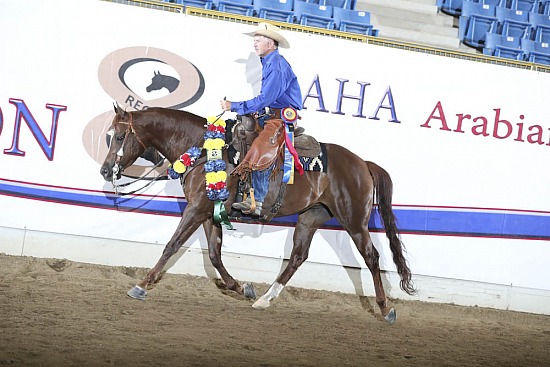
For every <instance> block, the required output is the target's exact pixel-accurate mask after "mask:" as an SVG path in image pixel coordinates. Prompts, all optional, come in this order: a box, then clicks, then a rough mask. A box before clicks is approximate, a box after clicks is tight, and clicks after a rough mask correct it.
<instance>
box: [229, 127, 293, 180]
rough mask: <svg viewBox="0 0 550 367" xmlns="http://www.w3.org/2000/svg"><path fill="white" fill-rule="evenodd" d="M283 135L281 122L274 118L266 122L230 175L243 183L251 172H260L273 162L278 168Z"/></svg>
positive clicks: (281, 158) (281, 155)
mask: <svg viewBox="0 0 550 367" xmlns="http://www.w3.org/2000/svg"><path fill="white" fill-rule="evenodd" d="M284 134H285V131H284V121H283V120H281V119H275V118H272V119H269V120H266V121H265V124H264V128H263V130H261V131H260V133H259V135H258V137H257V138H256V139H254V141H253V142H252V145H251V146H250V148H249V150H248V152H247V153H246V155H245V157H244V159H243V160H242V161H241V163H239V165H238V166H237V167H236V168H235V169H234V170H233V172H231V175H232V176H239V177H240V178H241V180H243V181H244V180H246V179H247V178H248V175H249V174H250V173H251V172H252V171H262V170H264V169H266V168H268V167H270V166H271V165H272V164H273V163H274V162H275V167H280V165H281V164H282V161H283V153H284V151H283V149H284V141H285V136H284ZM275 172H276V171H275Z"/></svg>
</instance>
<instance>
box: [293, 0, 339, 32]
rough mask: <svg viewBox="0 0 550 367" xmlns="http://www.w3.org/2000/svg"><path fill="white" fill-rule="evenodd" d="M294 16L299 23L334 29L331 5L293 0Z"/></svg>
mask: <svg viewBox="0 0 550 367" xmlns="http://www.w3.org/2000/svg"><path fill="white" fill-rule="evenodd" d="M294 16H295V17H296V22H297V23H298V24H300V25H305V26H310V27H319V28H325V29H334V19H333V18H332V6H330V5H319V4H312V3H306V2H304V1H299V0H297V1H295V2H294Z"/></svg>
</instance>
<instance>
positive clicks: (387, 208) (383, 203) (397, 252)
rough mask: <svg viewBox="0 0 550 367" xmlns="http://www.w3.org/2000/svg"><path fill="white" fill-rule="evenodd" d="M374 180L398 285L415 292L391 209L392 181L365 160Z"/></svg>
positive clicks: (378, 167) (387, 174)
mask: <svg viewBox="0 0 550 367" xmlns="http://www.w3.org/2000/svg"><path fill="white" fill-rule="evenodd" d="M365 163H366V164H367V167H368V169H369V171H370V174H371V176H372V179H373V181H374V197H375V200H376V202H377V203H378V214H379V215H380V218H381V219H382V223H383V224H384V228H385V230H386V237H387V238H388V240H389V241H390V249H391V252H392V254H393V262H394V263H395V265H396V267H397V273H398V274H399V276H400V277H401V282H400V283H399V286H400V287H401V289H402V290H403V291H405V292H406V293H407V294H410V295H413V294H415V293H416V290H415V289H414V285H413V282H412V279H411V270H410V269H409V265H408V263H407V260H406V259H405V256H404V255H403V252H404V251H405V245H404V244H403V242H401V238H400V237H399V230H398V229H397V225H396V219H395V215H394V213H393V210H392V195H393V182H392V180H391V177H390V175H389V173H388V172H386V170H385V169H383V168H382V167H380V166H379V165H377V164H376V163H373V162H368V161H365Z"/></svg>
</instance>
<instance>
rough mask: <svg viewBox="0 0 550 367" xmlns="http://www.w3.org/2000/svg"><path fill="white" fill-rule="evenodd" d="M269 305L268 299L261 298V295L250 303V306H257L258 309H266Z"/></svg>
mask: <svg viewBox="0 0 550 367" xmlns="http://www.w3.org/2000/svg"><path fill="white" fill-rule="evenodd" d="M269 306H270V304H269V301H267V300H265V299H263V298H262V297H260V298H259V299H258V300H257V301H256V302H254V304H253V305H252V307H254V308H257V309H259V310H263V309H266V308H268V307H269Z"/></svg>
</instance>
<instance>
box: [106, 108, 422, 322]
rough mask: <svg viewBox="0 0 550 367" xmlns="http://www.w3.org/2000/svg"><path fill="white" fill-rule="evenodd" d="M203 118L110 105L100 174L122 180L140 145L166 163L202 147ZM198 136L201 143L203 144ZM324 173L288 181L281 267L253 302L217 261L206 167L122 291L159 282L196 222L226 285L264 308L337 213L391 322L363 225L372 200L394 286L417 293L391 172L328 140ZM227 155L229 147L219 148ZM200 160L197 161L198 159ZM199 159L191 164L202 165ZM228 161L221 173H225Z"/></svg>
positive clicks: (233, 184) (139, 290) (194, 172)
mask: <svg viewBox="0 0 550 367" xmlns="http://www.w3.org/2000/svg"><path fill="white" fill-rule="evenodd" d="M206 124H207V119H205V118H204V117H201V116H198V115H195V114H193V113H190V112H187V111H183V110H173V109H166V108H159V107H152V108H147V109H145V110H141V111H134V112H126V111H123V110H122V109H121V108H120V107H119V106H118V105H116V106H115V117H114V118H113V120H112V124H111V127H110V130H109V131H110V133H111V134H112V135H113V139H112V140H111V141H112V144H111V146H110V148H109V151H108V153H107V156H106V158H105V161H104V163H103V164H102V166H101V169H100V174H101V175H102V176H103V178H104V179H105V180H106V181H111V180H113V179H120V177H121V174H122V171H123V170H124V168H126V167H128V166H130V165H131V164H132V163H133V162H134V161H135V160H136V159H137V158H138V157H139V156H140V155H141V154H142V153H143V151H144V150H145V149H147V148H149V147H154V148H155V149H156V150H158V151H159V152H160V153H161V154H162V155H163V156H164V157H165V158H166V159H167V160H169V161H170V162H174V161H176V160H177V159H178V158H179V157H180V155H182V154H183V152H186V151H187V150H188V149H189V148H190V147H193V146H199V147H202V144H203V143H204V138H203V135H204V133H205V131H206V126H207V125H206ZM201 142H202V143H201ZM326 154H327V159H328V164H327V166H328V169H327V172H326V173H325V172H305V173H304V174H303V175H296V177H295V179H294V183H293V184H291V185H288V186H287V189H286V191H285V193H284V199H283V202H282V205H281V206H280V209H279V211H278V212H277V214H276V215H277V216H288V215H293V214H298V216H297V220H296V225H295V231H294V236H293V248H292V251H291V255H290V258H289V261H288V263H287V265H286V267H285V268H284V269H283V270H282V271H281V272H280V273H279V276H278V277H277V278H276V280H275V282H274V283H272V284H271V286H270V287H269V289H268V291H267V292H266V293H265V294H264V295H263V296H261V297H260V298H259V299H257V300H256V292H255V290H254V287H253V286H252V284H250V283H244V284H242V285H241V284H240V283H239V282H238V281H236V280H235V279H234V278H233V277H232V276H231V275H230V274H229V272H228V270H227V269H226V268H225V266H224V264H223V261H222V253H221V252H222V251H221V248H222V239H223V238H222V235H223V228H222V225H221V224H220V223H219V221H216V220H215V219H214V216H213V208H214V202H213V201H212V200H209V199H208V197H207V195H206V194H205V173H204V171H203V170H202V169H197V168H195V169H191V170H189V171H188V172H186V175H185V177H184V178H183V179H182V186H183V192H184V194H185V198H186V200H187V202H188V204H187V207H186V208H185V210H184V211H183V213H182V216H181V220H180V222H179V224H178V226H177V228H176V230H175V232H174V234H173V235H172V237H171V239H170V240H169V242H168V243H167V244H166V246H165V248H164V250H163V252H162V255H161V257H160V259H159V260H158V262H157V263H156V265H155V266H154V267H153V268H152V269H150V270H149V272H148V273H147V275H146V276H145V277H144V278H143V280H142V281H141V282H139V283H138V284H136V286H135V287H133V288H132V289H130V291H129V292H128V295H129V296H131V297H133V298H137V299H141V300H144V299H145V296H146V295H147V290H148V289H150V288H152V286H153V285H154V284H155V283H157V282H158V281H159V280H160V277H161V275H162V271H163V269H164V267H165V266H166V264H167V263H168V261H169V259H170V258H171V257H172V255H174V254H175V253H176V252H177V251H178V250H179V249H180V248H181V247H182V245H183V244H184V243H185V242H186V241H187V240H188V238H189V237H190V236H191V235H192V234H193V233H194V232H195V231H196V230H197V229H198V228H199V227H200V226H201V225H202V227H203V229H204V232H205V234H206V239H207V242H208V245H207V247H208V255H209V258H210V261H211V263H212V265H213V266H214V268H215V269H216V270H217V271H218V273H219V275H220V276H221V278H222V280H223V282H224V283H225V286H226V287H227V289H229V290H231V291H234V292H236V293H237V294H239V295H241V296H244V297H246V298H247V299H250V300H255V302H254V303H253V305H252V306H253V307H254V308H257V309H265V308H267V307H269V306H270V305H271V303H270V302H271V301H272V300H273V299H275V298H276V297H278V296H279V294H280V293H281V291H282V290H283V289H284V287H285V286H286V284H287V283H288V281H289V280H290V279H291V278H292V276H293V275H294V274H295V273H296V271H297V270H298V268H299V267H300V265H302V264H303V263H304V261H306V259H307V258H308V253H309V249H310V245H311V241H312V238H313V235H314V233H315V232H316V230H317V229H318V228H319V227H321V226H322V225H323V224H324V223H325V222H327V221H328V220H330V219H332V218H333V217H335V218H336V219H337V220H338V221H339V222H340V224H341V226H342V227H343V228H344V229H345V230H346V231H347V233H348V234H349V235H350V237H351V239H352V240H353V242H354V244H355V246H356V247H357V249H358V251H359V253H360V255H361V257H362V258H363V259H364V261H365V264H366V265H367V267H368V269H369V270H370V272H371V275H372V278H373V282H374V289H375V296H376V303H377V304H378V306H379V308H380V311H381V313H382V316H383V317H384V319H385V320H386V321H387V322H388V323H389V324H393V323H394V322H395V321H396V311H395V309H394V308H393V307H392V306H390V305H389V304H388V300H387V298H386V294H385V291H384V287H383V284H382V279H381V275H380V266H379V253H378V251H377V249H376V248H375V247H374V245H373V241H372V239H371V236H370V234H369V229H368V223H369V218H370V216H371V211H372V208H373V204H374V201H376V202H377V203H378V212H379V215H380V217H381V219H382V223H383V224H384V228H385V233H386V237H387V238H388V240H389V246H390V249H391V252H392V257H393V261H394V263H395V265H396V268H397V272H398V274H399V276H400V282H399V285H400V288H401V289H402V290H403V291H404V292H406V293H407V294H409V295H414V294H415V293H416V290H415V287H414V284H413V282H412V274H411V270H410V269H409V265H408V262H407V260H406V258H405V256H404V253H406V250H405V247H404V244H403V243H402V241H401V238H400V235H399V231H398V228H397V226H396V218H395V215H394V213H393V211H392V194H393V183H392V180H391V178H390V175H389V174H388V172H387V171H385V170H384V169H383V168H382V167H380V166H378V165H377V164H375V163H373V162H368V161H364V160H363V159H361V158H360V157H359V156H357V155H356V154H354V153H352V152H351V151H349V150H348V149H346V148H344V147H342V146H340V145H336V144H326ZM223 155H224V158H225V159H226V160H227V149H224V153H223ZM197 162H198V160H197ZM203 163H204V162H202V163H197V166H200V165H201V164H203ZM230 168H231V165H230V164H228V165H227V167H226V171H227V172H229V169H230ZM238 186H239V182H238V178H236V177H232V176H231V175H230V174H228V175H227V189H228V190H229V193H230V195H229V198H228V199H227V200H226V201H225V202H224V204H223V205H224V206H225V210H227V212H229V209H230V208H231V204H232V203H233V202H234V201H235V196H236V193H237V191H238ZM277 186H279V185H277V184H276V183H274V182H270V190H269V194H268V196H267V197H266V199H265V201H264V205H265V207H269V206H270V205H273V203H274V202H275V199H276V196H277V194H278V193H279V190H278V188H277Z"/></svg>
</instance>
